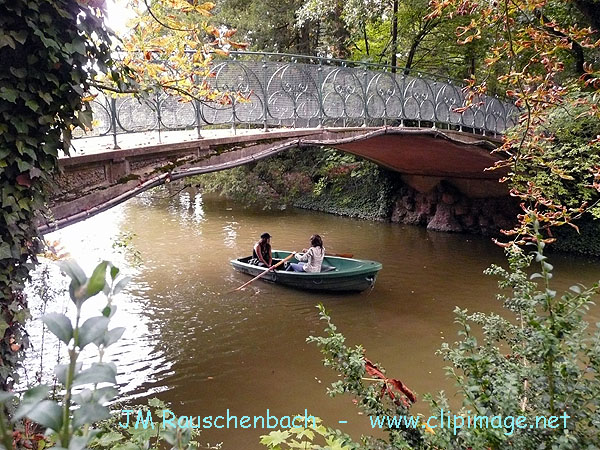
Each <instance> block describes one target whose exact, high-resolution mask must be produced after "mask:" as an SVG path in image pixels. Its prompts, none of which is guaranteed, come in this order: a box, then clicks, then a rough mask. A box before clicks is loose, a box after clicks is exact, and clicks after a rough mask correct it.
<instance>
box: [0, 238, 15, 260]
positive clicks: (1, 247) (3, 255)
mask: <svg viewBox="0 0 600 450" xmlns="http://www.w3.org/2000/svg"><path fill="white" fill-rule="evenodd" d="M9 258H12V252H11V251H10V245H9V244H8V242H3V243H2V244H0V259H9Z"/></svg>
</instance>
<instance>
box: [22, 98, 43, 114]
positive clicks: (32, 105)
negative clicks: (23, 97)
mask: <svg viewBox="0 0 600 450" xmlns="http://www.w3.org/2000/svg"><path fill="white" fill-rule="evenodd" d="M25 106H27V107H29V109H31V110H32V111H33V112H37V111H38V110H39V109H40V105H39V103H38V102H36V101H35V100H27V101H26V102H25Z"/></svg>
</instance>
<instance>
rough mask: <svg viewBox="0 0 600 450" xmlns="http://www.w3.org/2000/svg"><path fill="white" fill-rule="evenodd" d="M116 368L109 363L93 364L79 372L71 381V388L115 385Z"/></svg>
mask: <svg viewBox="0 0 600 450" xmlns="http://www.w3.org/2000/svg"><path fill="white" fill-rule="evenodd" d="M116 375H117V367H116V366H115V365H114V364H111V363H94V364H92V365H91V367H89V368H88V369H85V370H83V371H81V372H79V373H78V374H77V375H76V376H75V379H74V380H73V386H79V385H82V384H90V383H113V384H116V382H117V379H116Z"/></svg>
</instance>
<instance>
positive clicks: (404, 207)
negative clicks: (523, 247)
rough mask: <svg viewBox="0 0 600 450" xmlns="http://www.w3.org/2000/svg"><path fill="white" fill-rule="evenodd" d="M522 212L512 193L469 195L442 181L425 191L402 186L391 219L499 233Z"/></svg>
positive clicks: (430, 226)
mask: <svg viewBox="0 0 600 450" xmlns="http://www.w3.org/2000/svg"><path fill="white" fill-rule="evenodd" d="M518 212H519V208H518V204H517V202H516V201H515V199H513V198H511V197H509V196H505V197H492V198H469V197H468V196H466V195H465V194H463V193H461V192H460V191H459V190H458V189H456V188H454V187H453V186H452V185H450V184H449V183H445V182H443V181H442V182H441V183H440V184H438V185H437V186H435V187H434V188H433V189H431V190H430V191H429V192H425V193H422V192H419V191H417V190H416V189H413V188H411V187H410V186H408V185H404V186H401V187H400V188H399V189H398V190H397V191H396V200H395V201H394V203H393V206H392V211H391V216H390V220H391V221H392V222H396V223H405V224H409V225H420V226H426V227H427V229H428V230H433V231H445V232H457V233H462V232H464V233H476V234H484V235H496V234H499V233H500V230H502V229H510V228H512V227H513V225H514V224H515V219H516V217H517V214H518Z"/></svg>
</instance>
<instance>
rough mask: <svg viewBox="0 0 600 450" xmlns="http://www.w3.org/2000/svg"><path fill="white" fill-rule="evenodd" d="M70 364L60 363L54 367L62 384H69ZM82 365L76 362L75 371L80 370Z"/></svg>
mask: <svg viewBox="0 0 600 450" xmlns="http://www.w3.org/2000/svg"><path fill="white" fill-rule="evenodd" d="M69 365H70V364H68V363H67V364H58V365H57V366H55V367H54V374H55V375H56V379H57V380H58V381H59V382H60V383H61V384H63V385H64V384H67V373H68V372H67V371H68V370H69ZM81 365H82V363H80V362H78V363H75V373H77V372H79V371H80V370H81Z"/></svg>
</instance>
